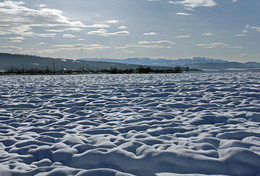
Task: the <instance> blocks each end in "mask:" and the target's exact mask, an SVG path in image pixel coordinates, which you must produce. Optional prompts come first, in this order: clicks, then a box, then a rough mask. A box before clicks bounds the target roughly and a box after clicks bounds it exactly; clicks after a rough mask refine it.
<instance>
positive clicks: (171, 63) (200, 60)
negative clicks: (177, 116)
mask: <svg viewBox="0 0 260 176" xmlns="http://www.w3.org/2000/svg"><path fill="white" fill-rule="evenodd" d="M140 66H145V67H148V66H149V67H150V68H151V69H153V70H167V69H170V68H173V67H177V66H180V67H189V68H194V69H202V70H209V71H214V70H216V71H219V70H225V71H227V70H251V69H254V70H257V71H260V63H258V62H247V63H240V62H228V61H225V60H221V59H209V58H204V57H194V58H192V59H177V60H169V59H150V58H128V59H102V58H101V59H95V58H94V59H78V60H72V59H61V58H49V57H39V56H30V55H20V54H8V53H0V72H7V71H10V70H31V69H34V70H50V71H53V70H55V71H62V70H70V71H79V70H84V71H91V70H92V71H99V70H105V69H107V70H111V69H113V68H117V69H121V70H126V69H134V70H136V69H137V68H139V67H140Z"/></svg>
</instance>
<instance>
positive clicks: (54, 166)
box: [0, 73, 260, 176]
mask: <svg viewBox="0 0 260 176" xmlns="http://www.w3.org/2000/svg"><path fill="white" fill-rule="evenodd" d="M0 84H1V85H0V95H1V102H0V175H1V176H10V175H17V176H23V175H26V176H27V175H36V176H44V175H49V176H51V175H53V176H54V175H58V176H63V175H76V176H114V175H138V176H153V175H157V176H165V175H170V176H171V175H182V174H205V175H210V174H214V175H241V176H247V175H248V176H249V175H250V176H251V175H260V73H184V74H166V75H164V74H159V75H157V74H156V75H154V74H151V75H76V76H75V75H74V76H0Z"/></svg>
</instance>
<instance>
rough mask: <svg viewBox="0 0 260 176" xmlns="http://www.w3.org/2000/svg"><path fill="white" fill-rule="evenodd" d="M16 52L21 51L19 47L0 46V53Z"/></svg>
mask: <svg viewBox="0 0 260 176" xmlns="http://www.w3.org/2000/svg"><path fill="white" fill-rule="evenodd" d="M14 50H15V51H17V50H22V48H21V47H18V46H11V45H9V46H0V51H1V52H12V51H14Z"/></svg>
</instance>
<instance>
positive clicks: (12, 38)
mask: <svg viewBox="0 0 260 176" xmlns="http://www.w3.org/2000/svg"><path fill="white" fill-rule="evenodd" d="M2 39H7V40H24V37H21V36H19V37H4V38H2Z"/></svg>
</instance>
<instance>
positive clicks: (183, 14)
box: [176, 12, 191, 16]
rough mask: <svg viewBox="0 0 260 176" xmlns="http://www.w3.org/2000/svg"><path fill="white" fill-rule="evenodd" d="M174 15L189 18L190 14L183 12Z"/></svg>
mask: <svg viewBox="0 0 260 176" xmlns="http://www.w3.org/2000/svg"><path fill="white" fill-rule="evenodd" d="M176 15H182V16H190V15H191V14H190V13H184V12H177V13H176Z"/></svg>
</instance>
